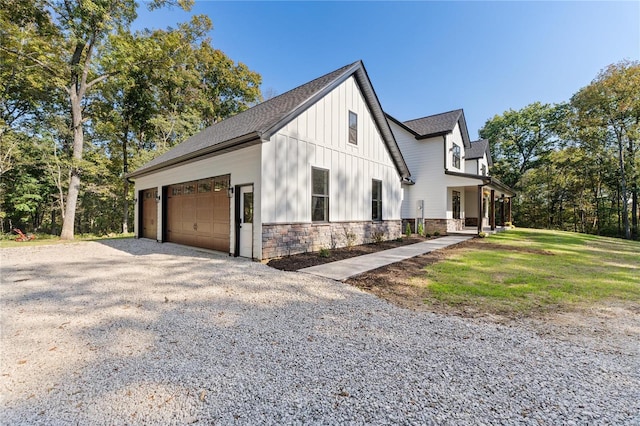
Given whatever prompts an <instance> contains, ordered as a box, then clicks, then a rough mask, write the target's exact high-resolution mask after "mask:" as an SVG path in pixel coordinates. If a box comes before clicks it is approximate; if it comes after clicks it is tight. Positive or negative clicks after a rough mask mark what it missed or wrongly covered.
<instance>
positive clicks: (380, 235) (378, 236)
mask: <svg viewBox="0 0 640 426" xmlns="http://www.w3.org/2000/svg"><path fill="white" fill-rule="evenodd" d="M371 238H373V242H374V243H376V244H380V243H381V242H383V241H384V232H383V231H373V232H372V233H371Z"/></svg>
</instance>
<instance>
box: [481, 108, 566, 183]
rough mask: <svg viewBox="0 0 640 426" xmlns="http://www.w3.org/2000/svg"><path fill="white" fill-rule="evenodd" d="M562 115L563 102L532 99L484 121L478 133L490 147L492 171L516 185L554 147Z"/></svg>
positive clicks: (505, 180) (506, 181)
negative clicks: (532, 101)
mask: <svg viewBox="0 0 640 426" xmlns="http://www.w3.org/2000/svg"><path fill="white" fill-rule="evenodd" d="M563 115H564V106H563V105H557V106H554V105H548V104H541V103H540V102H535V103H533V104H530V105H527V106H526V107H524V108H522V109H521V110H519V111H514V110H509V111H505V112H504V113H503V114H502V115H496V116H494V117H493V118H491V119H489V120H487V122H486V123H485V125H484V127H483V128H482V129H480V132H479V133H480V137H481V138H484V139H488V140H489V143H490V146H491V152H492V156H493V160H494V166H493V168H492V174H494V175H495V176H496V177H498V178H500V179H501V180H503V181H504V182H505V183H506V184H507V185H510V186H513V187H517V184H518V181H519V180H520V178H521V177H522V175H524V173H525V172H526V171H527V170H530V169H533V168H535V167H537V166H538V165H539V164H540V162H541V161H543V160H544V158H545V156H546V155H547V154H548V153H549V152H551V150H552V149H553V148H554V146H555V143H556V141H557V129H558V126H559V122H560V121H561V119H562V117H563Z"/></svg>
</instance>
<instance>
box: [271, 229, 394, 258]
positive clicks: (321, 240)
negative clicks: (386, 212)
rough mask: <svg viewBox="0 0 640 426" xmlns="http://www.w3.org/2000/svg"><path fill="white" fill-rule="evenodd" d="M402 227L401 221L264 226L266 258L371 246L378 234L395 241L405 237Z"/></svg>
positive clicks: (384, 238)
mask: <svg viewBox="0 0 640 426" xmlns="http://www.w3.org/2000/svg"><path fill="white" fill-rule="evenodd" d="M401 228H402V221H400V220H385V221H382V222H372V221H362V222H329V223H288V224H280V223H277V224H263V225H262V259H271V258H274V257H282V256H289V255H292V254H298V253H307V252H313V251H319V250H320V249H322V248H328V249H330V248H337V247H346V246H348V245H349V243H351V245H359V244H368V243H372V242H374V241H375V238H374V236H375V235H376V233H382V239H383V240H394V239H396V238H399V237H401V236H402V229H401Z"/></svg>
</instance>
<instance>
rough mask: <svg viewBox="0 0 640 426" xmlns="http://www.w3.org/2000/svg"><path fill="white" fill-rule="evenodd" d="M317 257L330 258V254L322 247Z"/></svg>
mask: <svg viewBox="0 0 640 426" xmlns="http://www.w3.org/2000/svg"><path fill="white" fill-rule="evenodd" d="M318 256H320V257H329V256H331V252H330V251H329V249H328V248H326V247H322V248H321V249H320V251H319V252H318Z"/></svg>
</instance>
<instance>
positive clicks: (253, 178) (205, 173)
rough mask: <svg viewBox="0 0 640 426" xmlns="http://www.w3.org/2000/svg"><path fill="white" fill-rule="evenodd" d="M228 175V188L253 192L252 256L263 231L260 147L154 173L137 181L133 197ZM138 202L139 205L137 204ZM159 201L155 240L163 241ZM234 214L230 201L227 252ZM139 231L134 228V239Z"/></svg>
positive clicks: (259, 248)
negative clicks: (240, 187)
mask: <svg viewBox="0 0 640 426" xmlns="http://www.w3.org/2000/svg"><path fill="white" fill-rule="evenodd" d="M226 174H229V175H231V185H232V186H234V185H240V184H246V183H253V191H254V200H255V201H254V203H255V205H254V212H255V213H254V214H255V216H254V225H253V226H254V229H253V232H254V242H253V246H254V253H261V252H262V229H261V225H260V224H261V223H262V222H261V220H260V200H261V197H260V193H261V179H260V146H259V145H256V146H251V147H248V148H244V149H240V150H238V151H233V152H230V153H226V154H222V155H219V156H216V157H211V158H205V159H203V160H199V161H194V162H192V163H188V164H184V165H181V166H176V167H171V168H168V169H164V170H161V171H158V172H157V173H154V174H151V175H147V176H142V177H139V178H136V180H135V187H136V194H137V193H138V191H140V190H143V189H148V188H158V194H161V193H162V187H163V186H167V185H171V184H174V183H181V182H188V181H191V180H196V179H203V178H207V177H212V176H220V175H226ZM138 202H140V201H138ZM164 203H165V200H164V199H162V200H161V201H160V204H159V205H158V240H160V239H161V238H162V210H163V209H162V206H163V204H164ZM234 218H235V213H234V202H233V200H231V222H230V223H231V231H230V232H231V235H230V251H231V252H233V248H234V247H235V221H234ZM135 223H136V224H137V223H138V208H137V205H136V209H135ZM138 232H139V230H138V229H137V227H136V236H139V234H138Z"/></svg>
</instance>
